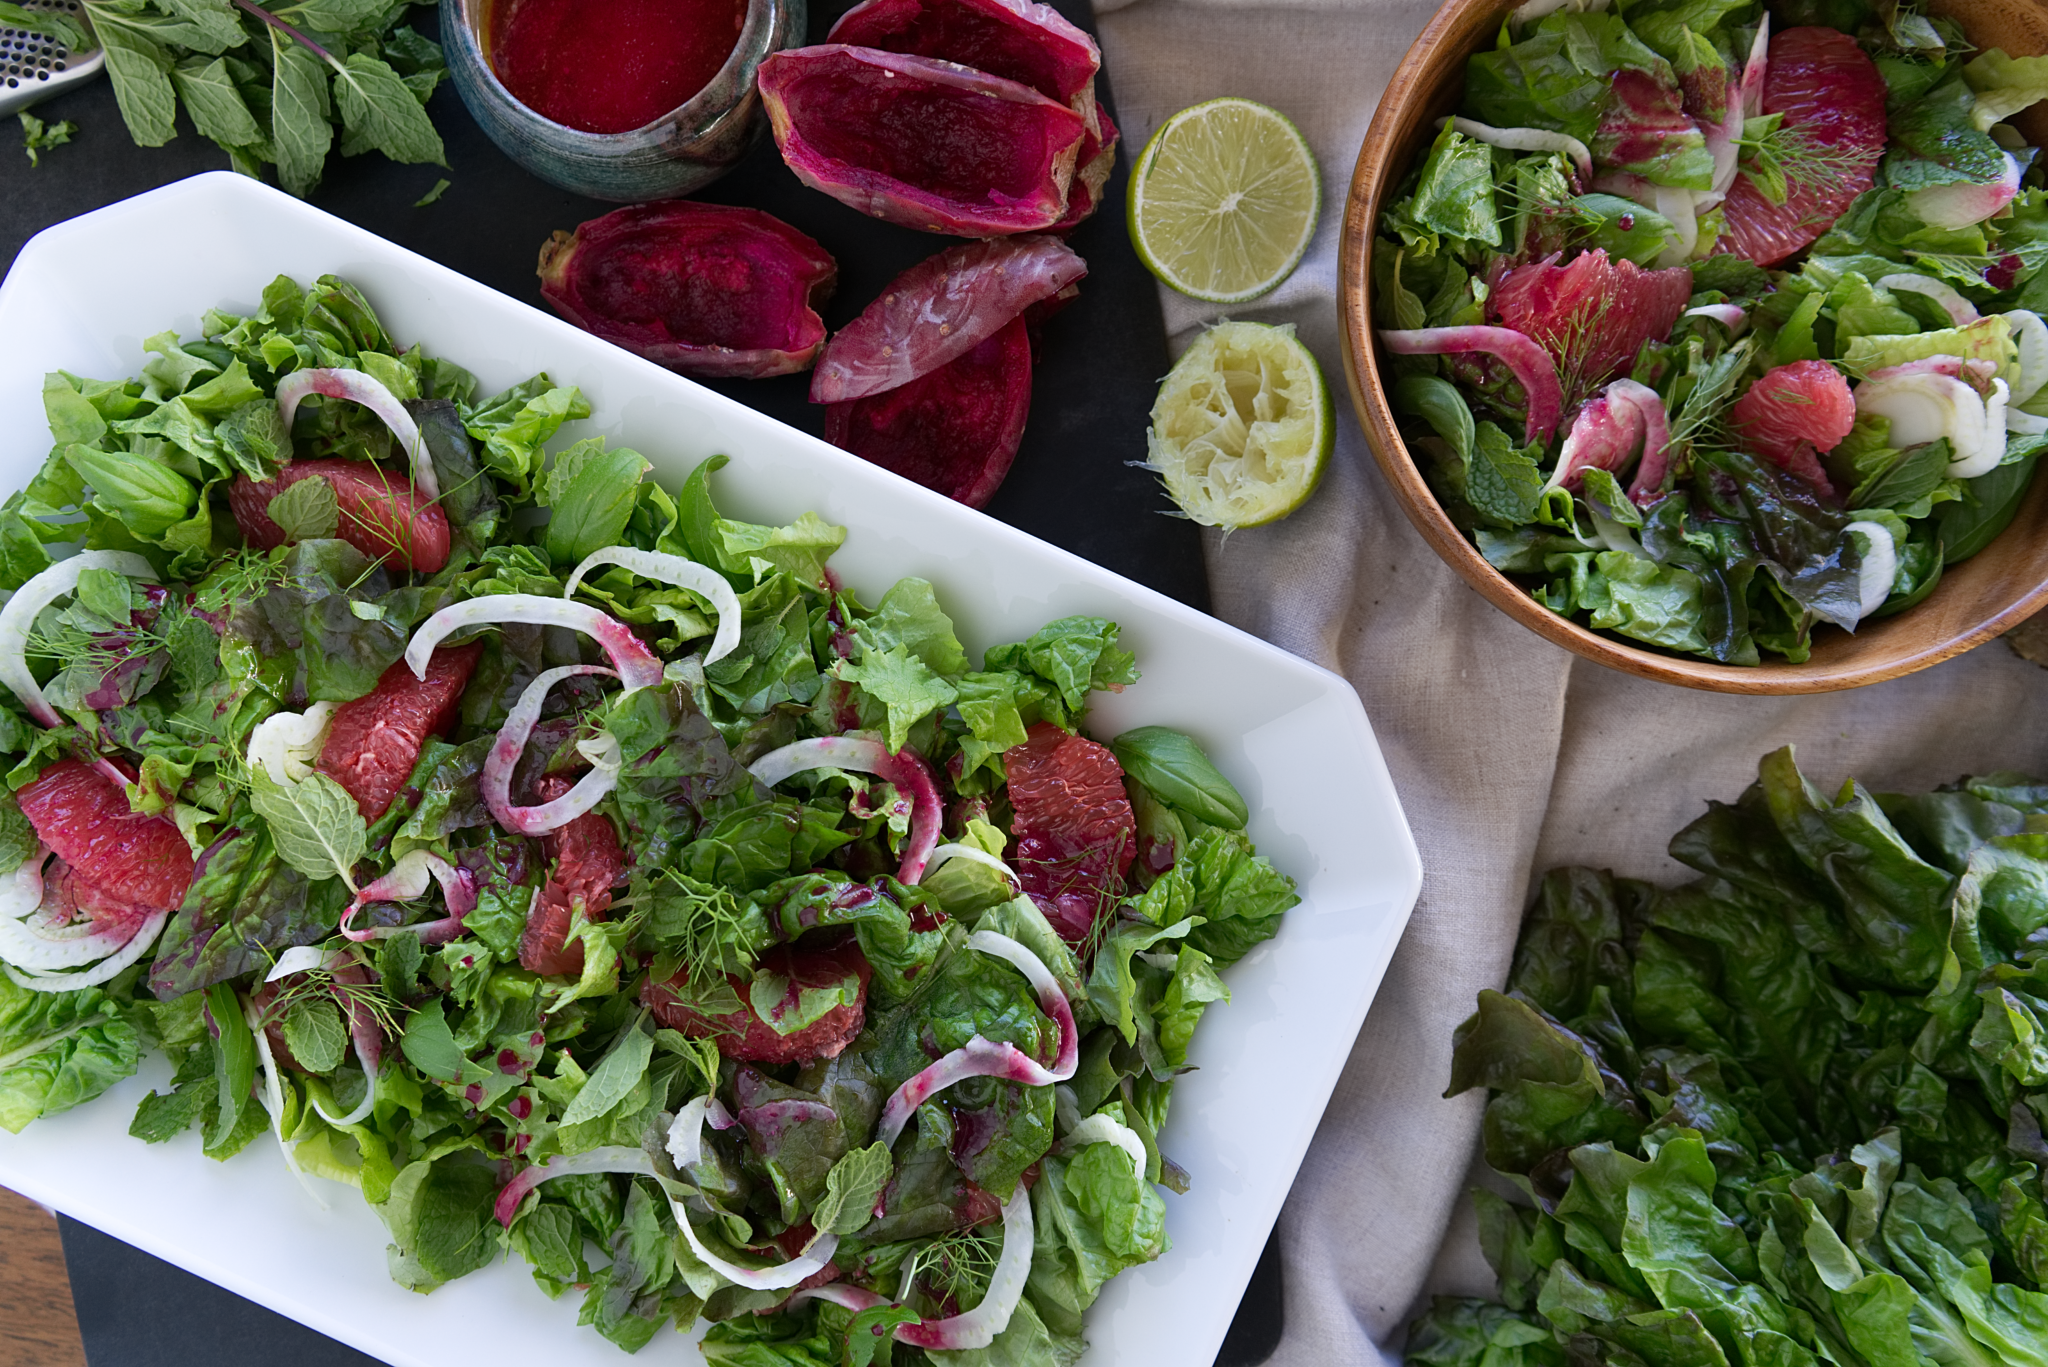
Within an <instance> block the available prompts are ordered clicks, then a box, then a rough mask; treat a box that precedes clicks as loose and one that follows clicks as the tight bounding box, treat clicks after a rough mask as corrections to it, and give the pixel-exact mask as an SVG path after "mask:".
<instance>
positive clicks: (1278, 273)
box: [1126, 97, 1323, 304]
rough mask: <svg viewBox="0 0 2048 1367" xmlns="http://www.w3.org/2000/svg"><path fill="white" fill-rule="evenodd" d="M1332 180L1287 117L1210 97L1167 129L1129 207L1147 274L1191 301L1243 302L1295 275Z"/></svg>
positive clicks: (1135, 182)
mask: <svg viewBox="0 0 2048 1367" xmlns="http://www.w3.org/2000/svg"><path fill="white" fill-rule="evenodd" d="M1322 198H1323V185H1322V176H1321V174H1320V173H1319V172H1318V171H1317V170H1316V159H1315V154H1314V153H1313V152H1311V151H1310V150H1309V146H1308V141H1307V139H1305V138H1303V137H1302V136H1301V130H1300V129H1298V128H1296V127H1295V126H1294V123H1293V121H1292V120H1290V119H1289V118H1288V117H1287V116H1286V115H1285V114H1282V113H1281V112H1280V111H1279V110H1277V109H1272V108H1269V107H1267V106H1266V105H1263V104H1259V103H1256V102H1255V101H1252V100H1241V99H1236V98H1234V97H1233V98H1225V99H1220V100H1209V101H1207V102H1205V103H1203V104H1198V105H1195V106H1193V107H1191V108H1188V109H1183V110H1181V111H1180V113H1178V114H1175V115H1174V116H1173V117H1172V118H1170V119H1168V120H1167V121H1166V122H1165V123H1164V124H1162V125H1161V126H1160V129H1159V131H1158V132H1157V133H1154V134H1153V135H1152V141H1150V142H1148V143H1146V144H1145V150H1144V151H1143V152H1141V153H1139V154H1138V161H1137V169H1136V170H1135V171H1134V172H1133V173H1132V176H1131V189H1130V194H1129V196H1128V198H1127V201H1126V206H1127V212H1128V215H1129V220H1130V230H1131V244H1132V246H1134V247H1136V248H1137V252H1138V259H1139V260H1140V261H1142V262H1144V263H1145V269H1147V270H1149V271H1151V272H1152V274H1154V275H1156V276H1158V277H1159V278H1160V279H1161V280H1162V281H1164V282H1165V283H1166V284H1168V285H1170V286H1171V287H1173V288H1174V289H1176V290H1179V291H1180V292H1181V293H1182V294H1185V295H1188V296H1190V297H1192V298H1195V299H1203V300H1207V301H1209V302H1211V303H1217V304H1237V303H1242V302H1244V301H1245V300H1247V299H1256V298H1258V297H1259V296H1260V295H1262V294H1265V293H1268V292H1269V291H1271V290H1272V289H1273V288H1274V287H1275V286H1277V285H1278V284H1279V283H1280V282H1281V281H1282V280H1285V279H1286V278H1287V277H1288V276H1289V275H1290V274H1292V273H1293V271H1294V268H1295V267H1296V266H1297V265H1299V264H1300V263H1301V258H1302V254H1303V253H1305V252H1306V251H1307V250H1308V244H1309V242H1310V240H1311V239H1312V238H1314V237H1315V232H1316V215H1317V213H1318V212H1319V211H1320V210H1321V208H1322Z"/></svg>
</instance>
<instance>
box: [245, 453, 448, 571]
mask: <svg viewBox="0 0 2048 1367" xmlns="http://www.w3.org/2000/svg"><path fill="white" fill-rule="evenodd" d="M302 479H324V480H326V481H327V482H328V484H330V485H331V486H333V489H334V497H335V501H336V502H337V503H338V504H339V505H340V509H339V511H340V522H339V525H337V526H336V528H335V531H334V534H335V536H337V537H339V538H340V539H341V540H343V541H346V542H348V544H349V545H351V546H354V547H355V548H356V549H357V550H359V551H361V552H362V553H363V554H364V555H367V556H368V557H370V559H372V560H383V561H387V562H389V563H390V564H391V565H392V566H394V567H396V568H398V569H401V570H418V571H419V572H420V573H422V574H432V573H434V572H435V571H437V570H439V569H440V568H441V567H442V566H444V565H446V564H447V563H448V515H447V514H446V513H444V512H442V511H441V510H440V508H439V507H437V506H435V504H434V503H433V502H432V501H431V500H428V499H425V498H422V497H420V494H419V492H418V491H417V490H416V489H414V488H413V485H412V481H411V480H409V479H407V478H405V476H403V475H394V474H391V473H389V472H388V471H386V470H384V469H383V468H382V467H380V466H377V465H375V464H372V463H371V462H369V461H367V460H295V461H292V462H290V463H289V464H287V465H286V466H285V467H284V468H283V469H282V470H279V471H278V472H277V478H276V479H269V480H262V481H260V482H259V481H257V480H252V479H250V478H249V477H248V476H247V475H237V476H236V477H235V482H234V483H233V484H231V485H229V486H228V507H229V509H230V510H231V511H233V513H234V515H235V525H236V526H237V527H239V528H241V529H242V538H243V539H244V540H245V541H247V542H248V543H249V544H250V545H252V546H254V547H256V548H257V549H258V550H265V551H267V550H272V549H274V548H276V547H278V546H282V545H284V544H285V542H286V541H287V540H289V538H288V537H286V536H285V533H284V528H282V527H280V526H278V525H277V523H275V522H273V521H271V518H270V500H272V499H273V498H276V497H277V496H278V495H279V494H281V493H283V492H284V491H285V490H286V489H289V488H290V487H291V486H292V485H294V484H296V483H298V482H299V481H300V480H302Z"/></svg>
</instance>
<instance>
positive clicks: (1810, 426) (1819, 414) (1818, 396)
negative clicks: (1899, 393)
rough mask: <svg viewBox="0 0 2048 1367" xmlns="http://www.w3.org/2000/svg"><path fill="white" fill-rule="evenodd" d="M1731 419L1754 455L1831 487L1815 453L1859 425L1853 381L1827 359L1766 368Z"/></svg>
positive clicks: (1830, 447) (1732, 411)
mask: <svg viewBox="0 0 2048 1367" xmlns="http://www.w3.org/2000/svg"><path fill="white" fill-rule="evenodd" d="M1728 421H1729V423H1730V424H1731V425H1732V426H1733V427H1734V428H1735V430H1736V431H1738V432H1740V433H1741V434H1742V436H1743V438H1744V440H1745V441H1746V442H1747V443H1748V445H1749V449H1750V450H1751V451H1753V452H1754V453H1755V454H1757V455H1759V456H1761V457H1763V458H1764V459H1765V460H1767V461H1769V462H1770V463H1771V464H1773V465H1775V466H1777V467H1778V468H1779V469H1781V470H1784V471H1787V472H1788V473H1791V474H1795V475H1797V476H1799V477H1800V478H1801V479H1803V480H1805V481H1806V482H1807V483H1809V484H1811V485H1813V486H1814V487H1815V488H1817V489H1827V488H1829V485H1828V477H1827V472H1826V471H1824V470H1822V469H1821V465H1820V459H1819V457H1818V456H1817V455H1816V454H1815V453H1816V452H1817V451H1832V450H1834V449H1835V448H1836V447H1837V446H1839V445H1841V443H1842V439H1843V438H1844V437H1846V436H1848V435H1849V429H1850V428H1852V427H1854V426H1855V425H1856V402H1855V400H1854V399H1853V398H1852V397H1851V396H1850V394H1849V382H1848V381H1847V380H1845V379H1843V378H1842V373H1841V372H1840V371H1838V370H1836V369H1835V368H1834V367H1833V366H1831V365H1829V364H1828V363H1827V362H1826V361H1794V362H1792V364H1790V365H1781V366H1779V367H1777V368H1776V369H1775V370H1770V371H1767V372H1765V373H1764V375H1763V376H1762V377H1761V378H1760V379H1758V380H1757V382H1756V383H1755V384H1753V385H1751V386H1750V387H1749V390H1748V392H1747V393H1745V394H1744V395H1743V396H1742V397H1741V398H1739V399H1737V400H1736V401H1735V406H1734V407H1733V408H1731V409H1730V410H1729V412H1728Z"/></svg>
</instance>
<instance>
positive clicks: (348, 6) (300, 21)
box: [291, 0, 391, 33]
mask: <svg viewBox="0 0 2048 1367" xmlns="http://www.w3.org/2000/svg"><path fill="white" fill-rule="evenodd" d="M390 8H391V0H302V3H299V4H296V5H293V6H292V10H291V19H292V22H293V23H294V24H296V25H297V26H298V27H300V28H304V29H312V30H315V31H316V32H320V33H348V32H351V31H353V30H355V29H359V28H364V27H367V26H368V25H369V24H370V23H371V21H372V20H376V19H380V18H382V17H383V15H384V11H385V10H388V9H390Z"/></svg>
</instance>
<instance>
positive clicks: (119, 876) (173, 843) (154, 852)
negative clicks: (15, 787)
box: [15, 759, 192, 920]
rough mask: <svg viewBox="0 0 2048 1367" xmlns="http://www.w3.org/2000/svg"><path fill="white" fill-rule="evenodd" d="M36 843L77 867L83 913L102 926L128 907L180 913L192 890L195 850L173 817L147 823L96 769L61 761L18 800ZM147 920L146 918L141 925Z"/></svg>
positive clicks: (149, 818) (76, 891)
mask: <svg viewBox="0 0 2048 1367" xmlns="http://www.w3.org/2000/svg"><path fill="white" fill-rule="evenodd" d="M15 798H16V800H17V801H19V802H20V803H21V810H22V812H23V814H24V815H26V816H27V817H28V820H29V824H30V825H31V826H34V827H35V828H36V835H37V836H39V837H40V838H41V839H42V842H43V843H44V844H45V845H48V846H49V847H50V848H51V849H52V850H53V851H55V852H56V854H57V857H58V858H59V859H62V860H63V861H64V862H65V864H67V865H69V866H70V870H71V878H72V879H73V880H75V882H76V883H77V884H78V885H79V886H77V887H75V888H73V889H72V895H73V896H74V897H75V899H76V903H77V905H78V906H79V907H80V908H81V909H83V910H87V911H89V912H91V913H92V914H93V916H94V918H95V920H97V919H98V918H99V916H100V915H101V914H102V913H103V912H106V911H108V910H110V909H111V908H113V907H117V906H121V905H123V904H132V905H130V906H128V908H127V911H124V912H123V913H121V915H122V917H123V918H124V919H125V917H126V916H127V914H128V913H129V912H132V911H133V910H135V909H136V908H148V909H150V910H155V911H168V910H176V909H177V908H178V907H179V906H180V905H182V904H183V903H184V901H185V889H186V888H187V887H188V886H190V884H191V882H192V848H191V846H189V845H187V844H186V843H185V837H184V836H182V835H180V834H179V833H178V828H177V826H176V824H175V823H173V822H172V821H171V820H170V819H169V818H167V817H161V816H141V815H138V814H136V813H135V812H133V811H130V810H129V808H128V795H127V794H126V793H124V792H123V791H121V789H120V788H118V787H116V786H115V785H114V782H113V780H111V779H109V778H107V777H106V775H104V774H102V773H101V772H100V771H99V770H97V769H95V768H93V767H92V766H91V765H89V764H83V763H80V762H79V761H78V760H75V759H60V760H58V761H57V762H56V763H55V764H52V765H51V766H50V767H49V768H47V769H45V770H43V772H42V773H41V774H39V775H38V776H37V777H36V778H35V779H33V780H31V781H30V782H29V783H28V784H27V785H26V786H24V787H23V788H22V790H21V791H20V792H18V793H16V794H15ZM137 919H140V918H137Z"/></svg>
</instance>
